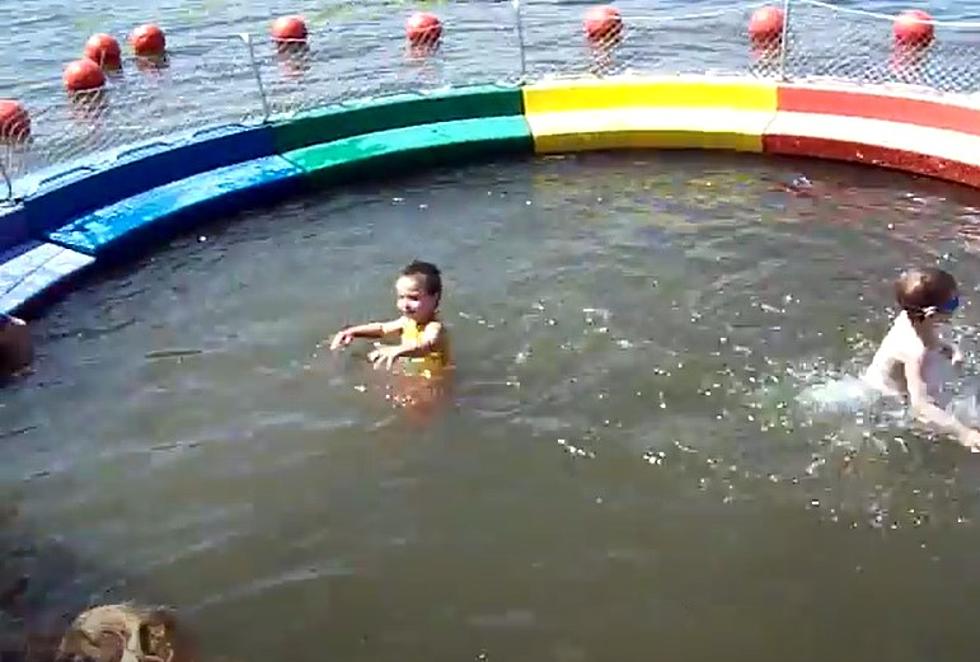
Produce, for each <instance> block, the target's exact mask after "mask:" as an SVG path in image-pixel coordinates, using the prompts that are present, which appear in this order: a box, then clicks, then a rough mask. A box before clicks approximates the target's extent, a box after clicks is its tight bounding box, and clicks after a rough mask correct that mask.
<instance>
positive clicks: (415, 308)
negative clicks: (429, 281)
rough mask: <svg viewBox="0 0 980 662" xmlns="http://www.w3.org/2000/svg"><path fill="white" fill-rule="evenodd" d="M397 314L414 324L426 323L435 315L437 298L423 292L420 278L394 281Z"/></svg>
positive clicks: (422, 281) (401, 278) (406, 277)
mask: <svg viewBox="0 0 980 662" xmlns="http://www.w3.org/2000/svg"><path fill="white" fill-rule="evenodd" d="M395 293H396V295H397V298H396V305H397V306H398V312H400V313H401V314H402V315H404V316H405V317H409V318H411V319H413V320H415V321H416V322H428V321H429V320H431V319H432V316H433V315H435V312H436V307H437V306H438V305H439V298H438V297H437V296H436V295H434V294H429V293H428V292H426V291H425V279H424V278H423V277H422V276H402V277H400V278H399V279H398V280H397V281H395Z"/></svg>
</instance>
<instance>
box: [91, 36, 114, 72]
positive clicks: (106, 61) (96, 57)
mask: <svg viewBox="0 0 980 662" xmlns="http://www.w3.org/2000/svg"><path fill="white" fill-rule="evenodd" d="M84 53H85V57H87V58H88V59H90V60H92V62H95V63H96V64H97V65H99V66H100V67H102V68H104V69H118V68H119V67H121V66H122V51H121V50H120V48H119V42H118V41H116V39H115V37H113V36H112V35H108V34H105V33H99V34H94V35H92V36H91V37H89V38H88V41H86V42H85V51H84Z"/></svg>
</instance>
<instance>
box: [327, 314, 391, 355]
mask: <svg viewBox="0 0 980 662" xmlns="http://www.w3.org/2000/svg"><path fill="white" fill-rule="evenodd" d="M401 328H402V322H401V320H400V319H397V320H392V321H391V322H369V323H367V324H358V325H357V326H349V327H347V328H346V329H342V330H341V331H338V332H337V334H336V335H335V336H334V337H333V340H332V341H331V342H330V349H337V348H339V347H346V346H347V345H349V344H351V343H352V342H354V339H355V338H383V337H385V336H387V335H390V334H392V333H395V332H396V331H398V330H399V329H401Z"/></svg>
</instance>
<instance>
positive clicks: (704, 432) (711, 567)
mask: <svg viewBox="0 0 980 662" xmlns="http://www.w3.org/2000/svg"><path fill="white" fill-rule="evenodd" d="M800 176H805V177H806V178H807V179H808V180H809V181H810V182H811V183H812V187H810V188H807V189H806V190H805V191H802V192H801V191H793V190H790V189H792V188H793V187H787V184H790V183H791V182H793V181H794V180H797V178H799V177H800ZM978 223H980V195H978V194H977V193H975V192H973V191H970V190H968V189H964V188H960V187H954V186H952V185H945V184H940V183H936V182H930V181H927V180H920V179H914V178H912V177H908V176H905V175H899V174H893V173H887V172H883V171H874V170H867V169H859V168H856V167H851V166H840V165H830V164H821V163H813V162H807V161H794V160H781V159H763V158H760V157H755V156H747V155H745V156H736V155H723V154H706V153H698V152H693V153H680V152H677V153H651V152H621V153H615V154H606V155H602V154H588V155H582V156H567V157H553V158H544V159H537V160H524V159H516V160H503V161H499V160H498V161H491V162H489V163H486V164H483V165H474V166H467V167H463V168H458V169H452V170H436V171H432V172H428V173H426V174H420V175H416V176H413V177H409V178H405V179H397V180H392V181H390V182H389V183H386V184H381V185H371V186H367V185H365V186H353V187H349V188H346V189H344V190H342V191H339V190H337V191H330V192H325V193H322V194H318V195H314V196H312V197H304V198H299V199H297V200H294V201H290V202H286V203H283V204H280V205H277V206H275V207H272V208H271V209H266V210H255V211H251V212H248V213H247V214H245V215H243V216H241V217H239V218H228V219H219V220H216V221H215V222H213V223H210V224H207V225H205V226H202V227H199V228H197V229H195V231H194V232H192V233H187V234H184V235H181V236H179V237H178V238H176V239H174V240H173V241H172V242H171V243H170V244H169V245H167V246H165V247H162V248H161V249H160V250H158V251H156V252H155V253H154V254H153V255H152V256H150V257H147V258H144V259H143V260H142V261H141V262H139V263H136V264H132V265H127V266H123V267H119V268H117V269H115V270H112V271H109V272H106V273H103V274H100V275H98V276H92V277H90V278H89V279H88V280H86V281H85V282H84V283H83V285H82V286H81V287H80V288H79V289H77V290H76V291H74V292H73V293H72V294H71V295H70V296H68V297H67V298H66V299H65V300H63V301H62V302H60V303H58V304H56V305H55V306H54V307H53V308H52V309H51V310H50V312H49V313H48V314H47V315H46V316H45V317H44V318H42V319H40V320H39V321H38V322H37V326H36V333H37V336H38V342H39V360H38V362H37V372H36V374H34V375H32V376H31V377H29V378H27V379H25V380H23V381H20V382H17V383H15V384H14V385H13V386H12V387H10V388H8V389H6V390H5V391H4V393H3V395H4V398H3V401H2V403H0V412H2V414H0V438H2V440H3V445H2V446H0V448H2V452H3V458H2V459H3V461H2V466H3V469H2V470H0V477H2V485H3V489H4V493H5V494H6V495H7V498H8V500H9V501H10V502H11V503H13V504H15V505H16V509H17V511H18V512H17V515H16V516H12V517H13V519H12V521H11V524H10V525H9V527H10V529H11V530H13V531H15V532H19V534H18V535H19V536H20V538H19V540H21V542H20V543H18V544H19V545H20V547H18V549H20V552H19V554H18V555H15V556H14V557H12V559H11V564H12V565H11V567H12V568H15V569H23V571H24V572H26V573H28V574H31V575H32V576H34V577H36V578H37V580H36V583H35V584H31V585H30V587H29V589H28V593H27V600H28V603H29V604H30V605H32V613H34V614H35V616H34V618H41V617H40V616H37V615H38V614H60V613H61V612H70V611H72V610H77V608H79V607H81V606H84V604H85V603H86V602H88V601H99V602H105V601H110V600H119V599H134V600H140V601H148V602H155V601H163V602H167V603H170V604H173V605H174V606H176V607H177V608H178V609H179V610H180V612H181V614H182V616H183V617H184V618H185V620H186V621H187V622H188V624H189V625H191V626H192V627H193V628H195V629H196V630H198V631H199V633H200V634H201V636H202V637H201V638H202V641H203V642H204V647H205V650H206V652H207V653H209V654H211V655H214V656H215V659H219V658H224V659H239V660H269V659H278V658H279V657H281V656H282V654H283V652H284V651H289V653H288V655H289V657H290V659H291V660H311V661H312V660H322V659H324V657H329V658H331V659H342V660H382V659H400V660H449V659H454V660H457V659H489V660H493V659H501V660H530V659H534V660H545V659H547V660H638V659H648V658H649V657H650V656H651V655H653V656H656V657H664V658H669V659H685V660H692V659H707V658H709V657H711V658H714V657H716V656H717V654H718V653H719V651H721V650H727V651H730V652H731V654H732V656H733V657H734V659H753V660H782V659H801V658H802V659H845V660H848V659H853V660H867V659H869V658H878V657H883V656H887V657H888V658H889V659H894V660H921V659H922V656H923V655H924V654H926V653H928V654H929V655H930V656H934V657H937V658H942V659H963V658H964V651H966V650H972V643H973V637H972V635H970V634H969V633H970V632H972V631H973V629H972V627H967V626H966V621H967V619H969V618H970V615H971V611H970V609H969V605H970V604H971V603H972V602H973V601H974V599H975V598H977V597H978V596H980V585H978V583H977V580H976V573H974V572H972V570H971V569H972V567H973V566H974V560H973V559H974V550H975V549H976V548H977V546H978V544H980V533H978V531H977V528H976V526H975V524H974V519H975V517H976V515H977V506H978V504H977V488H976V485H977V479H978V477H980V475H978V472H980V468H978V465H977V464H976V462H973V461H972V460H971V459H970V457H969V456H968V455H967V454H965V452H964V451H963V450H962V449H960V448H958V447H957V446H956V445H955V444H952V443H940V444H934V443H930V442H929V441H928V440H927V439H926V438H924V437H923V436H921V435H918V434H916V433H914V432H912V431H910V430H909V429H908V428H907V427H906V426H904V425H902V424H901V422H900V421H896V420H894V419H892V418H889V417H888V416H887V415H886V413H882V412H879V411H864V410H861V409H860V408H857V409H855V410H853V411H850V412H847V413H845V414H841V415H837V416H834V417H830V418H828V417H826V416H816V415H815V414H814V412H813V411H811V410H808V409H807V408H806V407H803V406H801V405H799V404H798V403H796V402H794V398H795V396H796V395H797V394H799V393H800V392H802V391H803V390H804V389H805V388H806V387H808V386H810V385H813V384H819V383H823V382H827V381H829V380H832V379H836V378H839V377H841V376H843V375H846V374H848V373H850V374H855V373H856V371H857V370H859V368H860V366H861V365H862V364H863V363H864V362H866V361H867V360H869V359H870V356H871V353H872V352H873V349H874V342H875V340H876V339H877V338H878V337H879V336H880V335H881V333H882V332H883V331H884V329H885V328H886V325H887V323H888V321H889V306H890V304H891V293H890V288H889V283H890V280H891V279H892V278H893V276H894V275H895V273H896V269H898V268H899V267H901V266H902V265H905V264H907V263H910V262H926V263H932V262H936V261H938V262H941V263H943V264H945V265H947V266H948V267H950V268H951V269H952V270H953V271H954V272H955V273H956V275H957V277H958V278H959V279H960V281H961V282H962V283H963V284H964V290H965V292H964V295H965V296H964V299H965V301H966V305H965V307H964V309H963V313H962V315H961V316H960V317H959V318H958V319H959V321H960V322H961V323H962V325H963V328H964V330H966V329H967V328H968V327H975V326H976V325H977V324H978V323H980V317H978V314H977V312H976V311H977V308H976V305H975V301H974V299H975V298H976V294H975V292H974V286H973V284H974V283H976V282H978V281H980V266H978V263H977V261H976V260H975V258H974V256H973V252H974V251H975V250H977V247H978V245H977V243H976V242H977V240H978V237H977V230H976V228H977V224H978ZM416 257H419V258H425V259H431V260H434V261H435V262H437V263H438V264H439V265H440V266H441V267H442V268H443V269H444V272H445V278H446V294H445V305H444V317H445V319H446V320H447V321H448V323H449V324H450V325H451V329H452V333H453V337H454V345H455V347H456V356H457V362H458V364H459V369H458V374H457V378H456V384H455V393H454V399H453V402H452V406H450V407H448V408H447V409H446V410H445V411H443V412H442V413H441V414H439V415H438V416H436V417H435V418H434V419H433V420H431V421H430V422H429V423H428V424H426V425H419V424H417V423H416V422H413V421H411V420H410V419H409V418H407V417H406V415H405V412H404V410H403V409H400V408H398V407H394V406H393V405H392V404H391V402H390V401H389V400H388V399H386V397H385V395H386V378H385V377H384V376H382V375H380V374H378V373H375V372H373V371H372V370H370V368H369V367H368V366H367V364H366V363H365V362H364V361H363V358H361V357H358V356H357V353H356V352H353V353H346V354H342V355H328V354H327V353H326V352H324V351H323V350H322V348H319V347H318V343H319V342H320V341H321V340H322V339H324V338H328V337H329V335H330V334H331V333H332V332H333V331H335V330H337V329H338V328H340V327H341V326H342V325H343V324H345V323H347V322H349V321H354V320H362V319H368V318H375V317H383V316H385V315H388V314H390V311H391V310H392V307H393V303H392V292H391V286H392V277H393V274H395V273H396V270H397V269H398V268H399V267H400V266H402V264H403V263H405V262H407V261H409V260H411V259H413V258H416ZM216 274H220V277H218V276H217V275H216ZM973 339H975V336H973V335H972V332H968V333H967V340H968V341H969V340H973ZM971 368H972V369H975V368H976V365H973V366H971ZM23 539H26V540H28V541H29V542H30V544H28V545H27V546H26V547H25V546H24V543H23ZM52 550H56V551H52ZM52 559H53V560H52ZM801 615H802V617H801ZM29 622H30V619H29ZM910 623H914V624H915V627H914V628H913V627H910V625H909V624H910ZM259 624H261V627H260V626H259Z"/></svg>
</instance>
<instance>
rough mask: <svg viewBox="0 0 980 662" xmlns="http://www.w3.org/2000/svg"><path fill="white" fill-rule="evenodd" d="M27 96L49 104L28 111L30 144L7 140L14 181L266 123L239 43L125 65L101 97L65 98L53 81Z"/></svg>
mask: <svg viewBox="0 0 980 662" xmlns="http://www.w3.org/2000/svg"><path fill="white" fill-rule="evenodd" d="M219 82H220V84H219ZM22 94H23V96H25V97H28V98H46V99H51V100H52V101H51V102H50V103H49V104H48V105H46V106H40V107H30V105H28V111H29V112H30V115H31V120H32V121H31V131H30V137H29V138H28V139H27V140H19V139H18V140H7V141H5V144H4V151H3V157H4V158H3V159H2V161H3V167H4V169H5V171H6V172H7V173H8V175H9V176H10V177H11V178H16V177H18V176H21V175H23V174H26V173H28V172H31V171H35V170H38V169H41V168H44V167H46V166H50V165H53V164H56V163H62V162H65V161H71V160H74V159H76V158H78V157H81V156H84V155H86V154H90V153H93V152H97V151H101V150H106V149H111V148H114V147H121V146H125V145H130V144H133V143H136V142H144V141H147V140H153V139H154V138H158V137H162V136H166V135H170V134H173V133H175V132H179V131H181V130H190V129H194V128H199V127H205V126H214V125H217V124H225V123H232V122H241V121H246V122H247V121H260V120H261V119H262V114H261V112H258V111H259V108H260V107H261V103H260V96H259V93H258V90H257V88H256V84H255V78H254V73H253V70H252V68H251V66H250V65H249V58H248V54H247V46H246V43H245V42H244V41H243V40H242V39H241V38H240V37H237V36H234V37H228V38H221V39H215V40H212V41H209V42H208V41H205V42H199V43H198V45H197V46H196V47H194V48H188V49H181V50H175V49H174V50H171V51H170V53H169V55H168V56H167V57H165V58H160V59H149V58H139V59H134V60H132V61H131V62H126V63H125V66H124V68H123V69H122V70H120V71H119V72H115V73H114V72H109V73H108V74H107V76H106V85H105V86H104V87H103V88H101V89H99V90H95V91H89V92H76V93H68V92H66V91H65V90H64V89H63V87H62V86H61V81H60V80H55V81H49V82H47V83H46V84H45V85H43V86H38V87H34V88H32V89H30V90H24V91H22Z"/></svg>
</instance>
